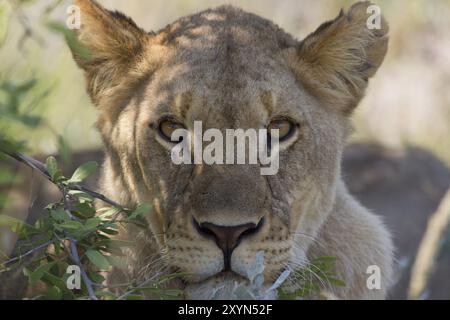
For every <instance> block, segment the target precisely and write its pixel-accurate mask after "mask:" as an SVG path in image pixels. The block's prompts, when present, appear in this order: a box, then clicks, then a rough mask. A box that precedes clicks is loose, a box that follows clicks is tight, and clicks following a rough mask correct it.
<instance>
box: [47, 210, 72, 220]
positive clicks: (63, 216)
mask: <svg viewBox="0 0 450 320" xmlns="http://www.w3.org/2000/svg"><path fill="white" fill-rule="evenodd" d="M50 215H51V217H52V218H53V219H55V220H57V221H70V217H69V215H68V214H67V212H66V211H65V210H63V209H56V210H51V211H50Z"/></svg>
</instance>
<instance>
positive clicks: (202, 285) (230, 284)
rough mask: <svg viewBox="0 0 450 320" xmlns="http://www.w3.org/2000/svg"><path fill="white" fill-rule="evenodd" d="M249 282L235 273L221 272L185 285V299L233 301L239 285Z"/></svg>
mask: <svg viewBox="0 0 450 320" xmlns="http://www.w3.org/2000/svg"><path fill="white" fill-rule="evenodd" d="M248 282H249V280H248V279H247V278H245V277H243V276H241V275H239V274H237V273H235V272H233V271H221V272H219V273H216V274H215V275H213V276H210V277H208V278H206V279H202V280H200V281H197V282H189V283H186V284H185V288H184V294H185V298H186V299H189V300H200V299H201V300H210V299H231V298H232V296H233V291H234V290H235V288H236V286H238V285H246V284H248Z"/></svg>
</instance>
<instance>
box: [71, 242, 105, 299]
mask: <svg viewBox="0 0 450 320" xmlns="http://www.w3.org/2000/svg"><path fill="white" fill-rule="evenodd" d="M69 254H70V258H71V259H72V261H73V262H74V263H75V264H76V265H77V266H78V267H79V268H80V272H81V277H82V278H83V282H84V284H85V285H86V288H87V291H88V294H89V298H90V299H91V300H98V298H97V296H96V295H95V292H94V288H93V283H92V281H91V279H90V278H89V277H88V275H87V273H86V270H84V267H83V265H82V264H81V260H80V256H79V255H78V250H77V240H75V239H70V252H69Z"/></svg>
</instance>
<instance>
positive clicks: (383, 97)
mask: <svg viewBox="0 0 450 320" xmlns="http://www.w3.org/2000/svg"><path fill="white" fill-rule="evenodd" d="M99 2H101V3H102V4H103V5H105V6H106V7H107V8H111V9H117V10H119V11H122V12H124V13H125V14H127V15H129V16H131V17H132V18H133V19H134V20H135V22H136V23H137V24H138V25H140V26H142V27H143V28H144V29H146V30H148V31H150V30H159V29H161V28H163V27H164V26H166V25H167V24H168V23H171V22H172V21H174V20H176V19H177V18H179V17H181V16H183V15H187V14H192V13H195V12H198V11H200V10H205V9H207V8H210V7H214V6H218V5H221V4H233V5H235V6H238V7H240V8H242V9H244V10H247V11H250V12H253V13H256V14H258V15H260V16H262V17H265V18H267V19H270V20H272V21H274V22H275V23H276V24H278V25H279V26H280V27H282V28H283V29H284V30H286V31H287V32H289V33H291V34H293V35H294V36H295V37H297V38H298V39H302V38H303V37H305V36H306V35H307V34H309V33H310V32H312V31H314V30H315V29H316V28H317V27H318V26H319V25H320V24H321V23H322V22H324V21H326V20H329V19H332V18H334V17H335V16H336V15H337V14H338V12H339V10H340V9H341V8H348V7H349V6H350V5H351V4H352V3H354V2H355V1H337V0H333V1H332V0H320V1H317V0H277V1H275V0H259V1H250V0H231V1H218V0H128V1H120V0H104V1H99ZM373 2H375V3H376V4H378V5H379V6H380V7H381V10H382V13H383V15H385V17H386V18H387V20H388V22H389V24H390V45H389V51H388V54H387V57H386V59H385V62H384V64H383V65H382V67H381V69H380V70H379V72H378V73H377V75H376V76H375V78H373V79H372V80H371V82H370V86H369V90H368V92H367V96H366V98H365V99H364V100H363V101H362V103H361V105H360V106H359V108H358V109H357V111H356V112H355V114H354V115H353V121H354V128H355V130H354V133H353V135H352V136H351V141H350V145H349V147H348V149H347V151H346V153H345V156H344V178H345V180H346V181H347V183H348V184H349V189H350V190H351V192H352V193H353V194H355V195H356V196H357V197H358V198H359V199H360V201H361V202H362V203H363V204H364V205H366V206H367V207H369V208H370V209H372V210H373V211H374V212H376V213H377V214H380V215H382V216H383V217H384V219H385V221H386V224H387V225H388V226H389V228H390V229H391V230H392V232H393V234H394V241H395V244H396V247H397V254H396V256H397V262H396V268H397V275H398V276H397V279H396V281H397V282H396V285H395V286H394V288H393V290H392V293H391V298H400V299H402V298H406V292H407V288H408V283H409V277H410V270H411V266H412V263H413V262H414V259H415V256H416V253H417V248H418V245H419V243H420V241H421V239H422V236H423V234H424V231H425V229H426V226H427V221H428V219H429V217H430V215H431V214H432V213H433V212H434V211H435V210H436V209H437V207H438V205H439V203H440V201H441V199H442V197H443V196H444V194H445V192H446V190H447V189H448V188H449V186H450V169H449V168H450V19H449V18H450V1H447V0H435V1H426V0H395V1H393V0H392V1H388V0H384V1H373ZM70 4H71V2H70V1H58V0H22V1H19V0H0V135H4V136H8V137H9V138H11V139H14V140H15V141H18V142H20V141H24V142H25V143H24V144H23V145H24V150H25V151H26V153H27V154H29V155H32V156H35V157H37V158H40V159H45V157H46V156H47V155H50V154H54V155H58V156H59V158H60V160H61V161H62V162H63V163H64V164H65V166H66V168H67V170H71V168H73V167H76V166H77V165H78V164H79V163H80V162H85V161H86V160H92V159H94V160H96V159H97V160H98V161H101V141H100V138H99V135H98V133H97V132H96V130H95V126H94V125H95V120H96V113H97V112H96V110H95V108H94V107H93V106H92V105H91V103H90V101H89V98H88V97H87V95H86V93H85V86H84V79H83V75H82V72H81V71H80V70H79V69H78V68H77V67H76V65H75V63H74V62H73V60H72V57H71V53H70V51H69V50H68V47H67V45H66V43H65V41H64V36H67V34H65V31H64V28H63V27H62V26H64V23H65V21H66V19H67V13H66V11H67V8H68V6H69V5H70ZM1 161H2V163H1V164H0V210H3V211H7V212H9V213H12V214H14V215H15V216H17V217H20V218H22V219H29V220H30V219H31V220H32V219H33V217H34V216H35V215H37V214H39V212H42V207H40V205H42V204H43V203H45V200H42V199H43V198H45V197H51V196H52V194H53V193H55V192H54V190H52V186H47V185H46V184H45V182H43V181H41V180H40V179H39V178H38V177H36V176H35V175H34V174H33V173H31V172H30V171H29V170H27V169H25V168H23V167H22V166H19V165H17V164H14V163H11V162H6V160H4V159H1ZM94 180H95V179H94ZM52 192H53V193H52ZM47 203H48V202H47ZM13 243H14V241H13V240H11V235H10V234H9V233H8V232H6V231H5V230H3V231H2V230H1V229H0V248H3V251H6V252H7V251H8V250H9V249H8V248H10V247H11V246H13ZM439 246H440V247H439V255H438V257H437V261H436V263H435V265H434V268H433V270H432V275H431V278H430V282H429V284H428V286H427V288H426V290H425V291H424V293H423V295H422V296H421V298H424V299H430V298H436V299H450V232H449V231H447V233H446V236H445V237H444V238H443V239H441V241H440V243H439ZM0 259H1V256H0ZM0 287H1V286H0ZM0 289H1V288H0Z"/></svg>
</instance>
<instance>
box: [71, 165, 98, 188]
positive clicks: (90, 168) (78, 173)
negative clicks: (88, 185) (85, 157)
mask: <svg viewBox="0 0 450 320" xmlns="http://www.w3.org/2000/svg"><path fill="white" fill-rule="evenodd" d="M97 167H98V165H97V162H95V161H90V162H88V163H85V164H83V165H82V166H80V167H79V168H78V169H77V170H75V172H74V174H73V175H72V177H71V178H70V179H69V181H67V183H68V184H77V183H80V182H82V181H83V180H84V179H86V178H87V177H89V176H90V175H91V174H92V173H94V172H95V170H97Z"/></svg>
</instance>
